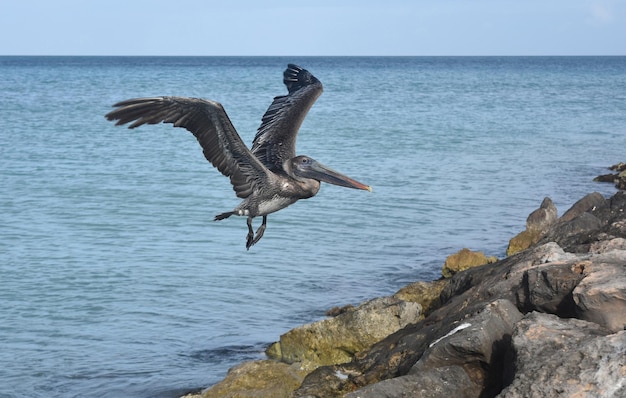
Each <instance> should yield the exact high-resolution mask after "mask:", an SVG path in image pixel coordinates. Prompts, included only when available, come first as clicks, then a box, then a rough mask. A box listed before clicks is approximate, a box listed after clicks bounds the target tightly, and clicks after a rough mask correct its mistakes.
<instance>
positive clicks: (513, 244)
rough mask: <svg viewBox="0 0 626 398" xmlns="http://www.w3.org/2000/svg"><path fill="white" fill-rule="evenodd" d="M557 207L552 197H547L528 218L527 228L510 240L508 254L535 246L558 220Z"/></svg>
mask: <svg viewBox="0 0 626 398" xmlns="http://www.w3.org/2000/svg"><path fill="white" fill-rule="evenodd" d="M557 213H558V212H557V209H556V206H555V205H554V203H553V202H552V199H550V198H548V197H546V198H544V199H543V202H541V205H540V206H539V208H538V209H537V210H535V211H533V212H532V213H530V215H529V216H528V218H527V219H526V229H525V230H524V231H522V232H520V233H519V234H517V235H516V236H515V237H513V238H512V239H511V240H510V241H509V246H508V248H507V249H506V254H507V256H510V255H513V254H515V253H518V252H520V251H522V250H525V249H528V248H529V247H531V246H533V245H534V244H536V243H537V242H539V240H540V239H541V238H542V237H543V236H544V235H545V233H546V231H548V229H549V228H550V227H551V226H552V225H553V224H554V223H555V222H556V221H557V218H558V214H557Z"/></svg>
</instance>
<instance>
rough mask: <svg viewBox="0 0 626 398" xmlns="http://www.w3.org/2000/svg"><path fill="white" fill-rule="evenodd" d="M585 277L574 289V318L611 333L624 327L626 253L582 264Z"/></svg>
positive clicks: (601, 256)
mask: <svg viewBox="0 0 626 398" xmlns="http://www.w3.org/2000/svg"><path fill="white" fill-rule="evenodd" d="M584 273H585V277H584V278H583V280H582V281H581V282H580V283H579V284H578V285H577V286H576V288H575V289H574V290H573V292H572V293H573V299H574V302H575V303H576V310H577V311H576V312H577V317H578V318H580V319H585V320H588V321H591V322H595V323H597V324H599V325H602V326H604V327H605V328H607V329H608V330H610V331H612V332H617V331H620V330H624V329H625V328H626V251H624V250H613V251H610V252H607V253H604V254H600V255H596V256H594V261H593V262H589V263H588V264H586V265H585V269H584Z"/></svg>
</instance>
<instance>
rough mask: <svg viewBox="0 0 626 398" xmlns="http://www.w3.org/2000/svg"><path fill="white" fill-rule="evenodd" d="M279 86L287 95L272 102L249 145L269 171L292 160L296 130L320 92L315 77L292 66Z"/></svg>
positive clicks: (320, 89) (286, 71) (289, 66)
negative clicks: (284, 89) (285, 90)
mask: <svg viewBox="0 0 626 398" xmlns="http://www.w3.org/2000/svg"><path fill="white" fill-rule="evenodd" d="M283 83H285V85H286V86H287V90H288V92H289V94H287V95H283V96H278V97H275V98H274V101H273V102H272V104H271V105H270V106H269V108H268V109H267V111H266V112H265V114H264V115H263V118H262V119H261V126H260V127H259V129H258V131H257V134H256V136H255V137H254V141H253V143H252V153H253V154H254V155H255V156H256V157H257V158H258V159H259V160H260V161H261V163H263V164H264V165H265V166H266V167H267V168H269V169H270V170H272V171H277V170H282V163H283V161H285V160H287V159H291V158H293V157H295V156H296V136H297V134H298V130H300V126H301V125H302V122H303V121H304V118H305V117H306V115H307V113H308V112H309V109H311V106H313V104H314V103H315V101H316V100H317V98H318V97H319V96H320V95H321V94H322V90H323V88H322V83H321V82H320V81H319V80H318V79H317V78H316V77H315V76H313V75H312V74H311V73H310V72H309V71H307V70H306V69H303V68H301V67H299V66H297V65H294V64H289V65H288V66H287V69H286V70H285V72H284V73H283Z"/></svg>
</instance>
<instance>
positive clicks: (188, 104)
mask: <svg viewBox="0 0 626 398" xmlns="http://www.w3.org/2000/svg"><path fill="white" fill-rule="evenodd" d="M283 76H284V79H283V82H284V83H285V85H286V86H287V90H288V94H287V95H284V96H278V97H275V98H274V101H273V102H272V104H271V105H270V107H269V108H268V109H267V111H266V112H265V114H264V115H263V118H262V121H261V126H260V127H259V129H258V131H257V134H256V136H255V137H254V141H253V143H252V149H248V147H247V146H246V145H245V144H244V142H243V141H242V140H241V137H240V136H239V134H237V131H236V130H235V127H234V126H233V124H232V122H231V121H230V119H229V117H228V115H227V114H226V111H225V110H224V108H223V107H222V105H221V104H220V103H218V102H215V101H210V100H205V99H199V98H187V97H153V98H137V99H129V100H126V101H121V102H118V103H117V104H115V105H113V106H114V107H116V108H117V109H115V110H113V111H112V112H109V113H108V114H107V115H106V118H107V119H108V120H116V121H117V122H116V125H122V124H126V123H131V124H130V125H129V128H131V129H132V128H135V127H139V126H141V125H143V124H157V123H172V124H173V125H174V127H183V128H185V129H187V130H188V131H190V132H191V133H192V134H193V135H194V136H195V137H196V138H197V140H198V143H199V144H200V146H201V147H202V150H203V153H204V157H205V158H206V159H207V160H208V161H209V162H210V163H211V164H212V165H213V166H215V167H216V168H217V169H218V170H219V171H220V172H221V173H222V174H223V175H225V176H226V177H229V178H230V182H231V184H232V185H233V189H234V190H235V193H236V195H237V196H238V197H240V198H242V199H244V200H243V201H242V202H241V203H240V204H239V206H237V207H236V208H235V209H234V210H233V211H229V212H225V213H221V214H218V215H217V216H216V217H215V219H216V220H222V219H224V218H228V217H230V216H231V215H239V216H246V217H248V219H247V224H248V236H247V240H246V248H247V249H250V247H251V246H252V245H254V244H255V243H256V242H258V241H259V239H261V237H262V236H263V233H264V231H265V227H266V225H267V215H268V214H269V213H273V212H275V211H278V210H280V209H283V208H285V207H287V206H289V205H290V204H292V203H294V202H296V201H297V200H299V199H306V198H310V197H312V196H314V195H315V194H317V192H318V191H319V187H320V181H324V182H328V183H331V184H335V185H340V186H344V187H349V188H356V189H364V190H369V191H371V188H370V187H369V186H367V185H364V184H361V183H360V182H357V181H355V180H353V179H351V178H349V177H346V176H344V175H341V174H339V173H337V172H335V171H333V170H331V169H329V168H327V167H325V166H323V165H322V164H320V163H319V162H317V161H315V160H313V159H311V158H309V157H307V156H296V149H295V144H296V136H297V133H298V130H299V129H300V125H301V124H302V122H303V120H304V118H305V116H306V114H307V113H308V111H309V109H310V108H311V106H312V105H313V103H314V102H315V100H316V99H317V98H318V97H319V96H320V94H321V93H322V83H321V82H320V81H319V80H318V79H317V78H315V76H313V75H312V74H311V73H309V72H308V71H307V70H305V69H302V68H300V67H299V66H297V65H293V64H289V65H288V67H287V69H286V70H285V72H284V74H283ZM257 216H263V222H262V224H261V226H260V227H259V229H258V230H257V233H256V235H255V234H254V231H253V229H252V218H254V217H257Z"/></svg>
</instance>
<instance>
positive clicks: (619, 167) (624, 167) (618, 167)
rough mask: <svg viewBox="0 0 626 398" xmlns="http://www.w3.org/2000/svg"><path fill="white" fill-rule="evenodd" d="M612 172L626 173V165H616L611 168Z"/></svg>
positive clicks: (621, 163) (622, 163)
mask: <svg viewBox="0 0 626 398" xmlns="http://www.w3.org/2000/svg"><path fill="white" fill-rule="evenodd" d="M609 169H610V170H614V171H618V172H621V171H626V163H624V162H619V163H617V164H614V165H613V166H610V167H609Z"/></svg>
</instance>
